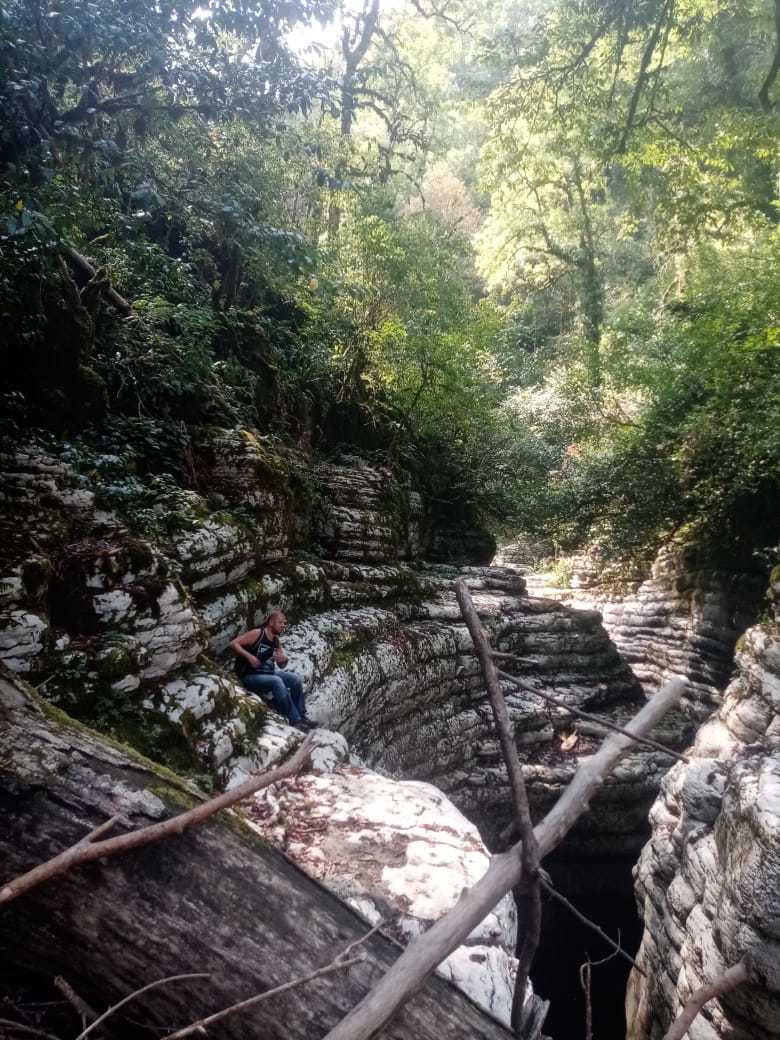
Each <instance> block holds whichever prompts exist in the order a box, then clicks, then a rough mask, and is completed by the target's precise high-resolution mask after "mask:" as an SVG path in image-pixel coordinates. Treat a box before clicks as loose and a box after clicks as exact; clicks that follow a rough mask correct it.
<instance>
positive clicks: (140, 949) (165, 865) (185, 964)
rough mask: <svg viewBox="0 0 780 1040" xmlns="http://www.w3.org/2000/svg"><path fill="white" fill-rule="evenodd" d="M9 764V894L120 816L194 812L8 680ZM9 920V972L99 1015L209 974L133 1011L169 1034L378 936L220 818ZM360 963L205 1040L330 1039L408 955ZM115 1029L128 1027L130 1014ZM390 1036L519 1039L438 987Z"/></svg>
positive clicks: (2, 748) (162, 780) (385, 952)
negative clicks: (60, 985)
mask: <svg viewBox="0 0 780 1040" xmlns="http://www.w3.org/2000/svg"><path fill="white" fill-rule="evenodd" d="M0 763H1V765H0V864H2V867H0V870H1V871H2V877H0V883H1V882H2V881H7V880H8V879H10V878H11V877H13V876H15V875H17V874H20V873H22V872H23V871H26V870H29V869H30V868H31V867H32V866H34V865H35V864H37V863H40V862H43V861H44V860H46V859H48V858H50V857H51V856H53V855H56V854H57V853H58V852H61V851H62V850H63V849H64V848H66V847H68V846H70V845H73V844H74V843H75V842H76V841H78V840H79V839H80V838H82V837H83V836H84V835H85V834H87V833H88V832H89V831H90V830H92V829H93V828H94V827H96V826H97V825H99V824H100V823H102V822H104V821H105V820H107V819H108V818H110V817H111V816H114V815H116V814H119V815H120V816H121V817H122V818H123V820H126V821H127V826H128V827H130V826H132V827H140V826H144V825H145V824H148V823H151V822H155V821H157V820H159V819H161V818H166V817H167V816H170V815H173V814H175V813H177V812H181V811H182V809H183V808H189V807H190V806H192V805H194V804H196V803H197V801H198V797H197V795H196V794H195V793H192V792H191V790H190V789H188V787H187V785H186V784H185V783H184V782H183V781H181V780H179V779H178V778H176V777H175V776H174V775H173V774H170V773H167V772H165V771H164V770H162V769H159V768H156V767H155V766H153V765H152V763H150V762H148V761H147V760H146V759H143V758H142V757H141V756H138V755H136V754H134V753H133V752H132V751H130V750H129V749H126V748H123V747H120V746H118V745H114V744H111V743H110V742H109V741H107V740H106V739H105V738H103V737H101V736H99V735H97V734H95V733H93V732H91V731H90V730H87V729H85V728H84V727H82V726H80V725H78V724H77V723H74V722H72V721H71V720H70V719H68V718H67V717H66V716H64V715H61V714H60V713H58V712H54V711H53V710H52V709H49V708H44V709H43V712H41V710H40V709H39V708H38V707H37V703H36V700H35V698H34V696H33V695H32V693H31V691H30V690H29V688H28V687H25V685H24V684H23V683H21V682H19V681H18V680H17V679H15V678H14V677H12V676H10V673H8V672H6V671H3V672H2V673H0ZM120 827H121V824H120ZM112 833H113V832H112ZM0 916H2V928H0V959H2V960H3V963H4V964H11V965H13V966H14V970H15V971H16V972H17V974H22V975H23V976H25V978H26V979H27V980H28V981H30V982H33V983H34V982H35V981H36V980H39V981H40V982H41V983H47V984H48V983H50V982H51V979H52V977H53V976H55V975H64V976H65V977H66V978H67V980H68V982H69V983H70V984H71V985H72V986H73V988H74V989H75V990H76V991H77V992H78V993H79V994H80V995H81V996H82V997H83V999H84V1000H86V1001H87V1002H88V1003H89V1004H90V1005H92V1006H93V1007H94V1008H95V1009H96V1010H97V1011H98V1012H101V1011H102V1010H103V1009H104V1008H105V1006H106V1005H107V1004H108V1003H113V1002H114V1001H116V1000H117V999H119V998H121V997H123V996H126V995H127V994H129V993H130V992H132V991H133V990H135V989H137V988H140V987H141V986H143V985H145V984H147V983H149V982H152V981H154V980H156V979H159V978H161V977H163V976H166V975H174V974H183V973H188V972H208V973H209V974H210V978H209V979H201V980H195V981H191V982H185V983H179V984H176V985H171V986H165V987H163V988H161V989H158V990H153V991H151V992H149V993H148V994H145V995H144V996H143V997H142V998H141V999H139V1000H138V1001H134V1002H133V1003H132V1004H131V1005H129V1007H128V1016H129V1017H130V1018H132V1019H133V1020H134V1021H135V1022H144V1023H148V1024H149V1025H151V1026H156V1027H164V1028H168V1029H172V1028H178V1027H181V1026H184V1025H187V1024H188V1023H189V1022H192V1021H193V1019H195V1018H198V1017H202V1016H205V1015H208V1014H211V1013H213V1012H215V1011H218V1010H219V1009H221V1008H223V1007H226V1006H227V1005H229V1004H232V1003H234V1002H236V1001H239V1000H242V999H244V998H246V997H250V996H252V995H253V994H255V993H258V992H260V991H262V990H265V989H270V988H271V987H274V986H278V985H281V984H283V983H285V982H289V981H290V980H292V979H294V978H297V977H300V976H302V975H305V974H307V973H309V972H312V971H315V970H316V969H318V968H321V967H323V966H324V965H326V964H328V963H329V962H330V961H332V959H333V957H334V954H335V953H336V952H338V951H339V950H341V949H343V948H344V947H345V946H346V945H347V944H348V943H350V942H351V941H353V940H354V939H357V938H358V937H360V936H361V935H364V934H365V932H366V931H367V930H368V926H367V925H366V922H365V921H363V920H362V919H361V918H360V917H359V916H358V915H357V914H356V913H355V912H354V911H352V910H351V909H350V908H349V907H348V906H346V905H345V904H344V903H342V902H341V901H340V900H339V899H338V898H337V897H336V896H335V895H333V894H332V893H330V892H329V891H328V890H327V889H325V888H324V887H322V886H321V885H320V884H318V883H317V882H316V881H314V880H313V879H311V878H309V877H308V876H307V875H306V874H304V873H303V871H301V870H300V869H299V868H297V867H296V866H294V865H293V864H292V863H290V862H289V861H288V860H287V859H286V858H285V857H284V855H283V854H282V853H281V852H279V851H277V850H276V849H274V848H271V847H270V846H268V845H266V844H265V842H264V841H263V840H261V839H260V838H259V837H258V836H257V835H256V834H255V833H254V832H252V831H251V830H250V829H249V828H248V827H247V826H245V825H244V824H243V823H241V822H240V820H239V819H238V818H237V817H236V816H233V815H230V814H228V813H224V812H223V813H221V814H219V815H217V816H214V817H212V818H211V819H209V820H208V821H206V822H205V823H203V824H202V825H201V826H200V827H199V828H197V829H195V830H192V831H186V832H184V833H183V834H181V835H179V836H177V837H172V838H167V839H165V840H163V841H161V842H159V843H157V844H155V845H149V846H147V847H145V848H140V849H136V850H135V851H132V852H128V853H126V854H123V855H120V856H116V857H114V858H112V859H109V860H106V861H105V862H104V863H100V862H95V863H90V864H87V865H85V866H82V867H79V868H77V869H75V870H73V871H72V872H70V873H68V874H65V875H63V876H61V877H59V878H56V879H54V880H51V881H49V882H47V883H45V884H43V885H41V886H39V887H38V888H36V889H34V890H33V891H30V892H28V893H26V894H25V895H22V896H20V897H19V898H18V899H16V900H14V901H13V902H12V903H9V904H8V905H7V906H6V907H4V908H3V909H2V912H1V914H0ZM365 950H366V952H367V959H366V961H365V962H363V963H361V964H358V965H355V966H353V967H351V968H350V969H349V971H348V972H346V971H345V972H343V973H342V972H339V973H337V974H334V975H331V976H327V977H324V978H321V979H318V980H315V981H313V982H311V983H309V984H308V985H307V986H306V987H305V988H303V989H292V990H290V991H288V992H287V993H283V994H280V995H278V996H277V997H274V998H273V999H270V1000H268V1001H264V1002H263V1003H262V1004H259V1005H257V1006H256V1007H255V1008H253V1009H252V1010H250V1011H247V1012H245V1013H243V1014H241V1015H237V1016H235V1017H233V1018H230V1019H226V1020H225V1021H223V1022H221V1023H219V1025H216V1026H215V1027H214V1028H213V1029H211V1030H210V1031H209V1036H213V1037H214V1038H216V1040H221V1038H227V1037H236V1038H250V1037H252V1038H257V1037H263V1040H316V1038H319V1037H322V1036H323V1035H324V1034H325V1033H326V1032H327V1031H328V1030H329V1029H331V1028H332V1027H333V1026H334V1025H335V1024H336V1023H337V1022H338V1021H339V1020H340V1019H341V1018H343V1017H344V1015H345V1014H346V1013H347V1012H348V1011H349V1010H350V1009H351V1008H352V1007H353V1006H354V1005H355V1004H356V1003H357V1002H358V1001H359V1000H360V999H361V998H362V997H363V996H364V995H365V994H366V992H367V990H368V989H369V987H370V985H371V984H372V982H373V981H375V980H376V978H377V975H378V974H382V973H383V972H385V971H386V970H387V969H388V967H389V966H390V965H391V964H392V963H393V962H394V961H395V959H396V958H397V956H398V953H399V949H398V947H397V945H396V944H395V943H393V941H392V940H390V939H389V938H386V937H385V936H383V935H381V934H374V935H372V936H371V937H370V938H369V939H368V940H367V941H366V943H365ZM112 1021H115V1022H116V1027H117V1028H118V1027H119V1026H120V1025H121V1023H122V1015H121V1013H120V1014H118V1015H117V1016H116V1019H115V1020H112ZM137 1033H138V1031H137V1029H136V1031H135V1033H134V1034H133V1035H137ZM381 1035H382V1036H383V1037H384V1038H385V1040H391V1038H392V1040H411V1038H412V1037H414V1038H419V1040H433V1038H434V1037H435V1038H438V1037H441V1036H442V1035H446V1036H447V1037H448V1040H467V1038H468V1040H507V1038H508V1037H509V1035H510V1034H509V1033H508V1032H507V1030H506V1029H504V1028H503V1027H502V1026H501V1025H500V1024H499V1023H498V1022H497V1021H495V1020H494V1019H492V1018H491V1017H490V1016H489V1015H486V1014H484V1013H482V1012H480V1011H479V1010H478V1009H477V1008H476V1007H475V1006H474V1005H473V1004H471V1002H470V1001H469V1000H468V999H467V998H466V997H465V996H464V995H463V994H462V993H461V992H460V990H458V989H456V988H455V987H453V986H452V985H450V984H449V983H447V982H446V981H445V980H443V979H441V978H439V977H433V978H432V979H430V980H429V982H428V983H427V984H426V985H425V987H424V988H423V989H422V990H421V991H420V992H419V994H418V995H417V996H416V997H415V998H414V999H413V1000H412V1001H411V1002H410V1003H409V1004H408V1006H407V1008H406V1009H405V1010H404V1012H403V1013H402V1015H400V1016H399V1017H398V1018H397V1019H396V1020H395V1021H394V1022H393V1023H392V1025H390V1026H388V1028H387V1029H386V1030H385V1031H384V1032H383V1033H382V1034H381Z"/></svg>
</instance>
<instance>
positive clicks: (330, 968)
mask: <svg viewBox="0 0 780 1040" xmlns="http://www.w3.org/2000/svg"><path fill="white" fill-rule="evenodd" d="M385 923H386V922H385V921H384V919H383V920H381V921H379V922H378V923H377V924H375V925H374V927H373V928H372V929H371V931H369V932H366V934H365V935H361V936H360V937H359V938H357V939H355V940H354V941H353V942H351V943H350V944H349V946H347V947H346V948H345V949H343V950H342V951H341V953H339V954H338V955H337V956H336V957H334V958H333V960H332V961H330V962H329V963H328V964H326V965H325V966H324V967H322V968H317V970H316V971H312V972H309V974H308V975H304V976H302V977H301V978H299V979H293V980H292V981H290V982H285V983H283V984H282V985H281V986H274V988H273V989H267V990H264V991H263V992H262V993H257V994H255V996H253V997H248V998H247V999H246V1000H240V1001H239V1002H238V1003H237V1004H231V1005H230V1007H226V1008H223V1009H222V1010H221V1011H215V1012H214V1014H213V1015H208V1017H206V1018H199V1019H198V1021H197V1022H192V1023H191V1024H190V1025H188V1026H184V1027H183V1028H182V1029H177V1030H176V1032H175V1033H168V1034H167V1035H166V1036H164V1037H163V1040H184V1037H186V1036H192V1034H193V1033H205V1032H206V1031H207V1030H208V1027H209V1026H213V1025H214V1024H215V1023H216V1022H221V1021H222V1019H223V1018H227V1017H228V1016H229V1015H235V1014H237V1013H238V1012H239V1011H247V1010H248V1009H249V1008H251V1007H254V1006H255V1004H259V1003H260V1002H261V1001H263V1000H268V999H269V998H270V997H275V996H277V994H279V993H285V992H286V991H287V990H290V989H295V987H296V986H303V985H305V984H306V983H307V982H312V981H313V980H314V979H319V978H321V977H322V976H323V975H330V974H332V972H334V971H340V970H341V969H342V968H349V967H350V966H351V965H353V964H362V963H363V961H364V960H365V957H364V956H363V955H361V956H359V957H350V956H349V955H350V953H352V951H353V950H354V949H355V947H357V946H361V945H362V944H363V943H364V942H366V940H367V939H370V938H371V936H372V935H374V933H375V932H378V931H379V929H380V928H382V927H383V925H384V924H385Z"/></svg>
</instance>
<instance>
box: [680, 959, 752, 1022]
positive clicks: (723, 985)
mask: <svg viewBox="0 0 780 1040" xmlns="http://www.w3.org/2000/svg"><path fill="white" fill-rule="evenodd" d="M749 978H750V971H749V969H748V966H747V963H746V961H745V959H744V958H743V959H742V960H741V961H738V962H737V963H736V964H734V965H732V966H731V967H730V968H729V969H728V971H724V972H723V974H722V975H719V976H718V977H717V978H716V979H715V980H714V981H712V982H710V983H708V984H707V985H706V986H700V987H699V989H697V990H696V991H695V992H694V993H692V994H691V996H690V997H688V1001H687V1003H686V1005H685V1007H684V1008H683V1009H682V1011H681V1012H680V1014H679V1015H678V1016H677V1018H676V1019H675V1020H674V1022H673V1023H672V1025H671V1027H670V1028H669V1030H668V1031H667V1033H666V1036H664V1040H683V1037H684V1036H685V1034H686V1033H687V1032H688V1030H689V1029H690V1027H691V1025H692V1024H693V1020H694V1019H695V1018H696V1016H697V1015H698V1014H699V1012H700V1011H701V1009H702V1008H703V1007H704V1005H705V1004H706V1003H707V1001H709V1000H712V999H713V998H714V997H720V996H722V995H723V994H724V993H729V992H730V991H731V990H732V989H736V988H737V986H741V985H742V983H743V982H747V981H748V979H749Z"/></svg>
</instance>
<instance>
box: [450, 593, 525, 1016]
mask: <svg viewBox="0 0 780 1040" xmlns="http://www.w3.org/2000/svg"><path fill="white" fill-rule="evenodd" d="M455 595H456V596H457V599H458V605H459V606H460V612H461V614H462V615H463V620H464V621H465V622H466V627H467V628H468V630H469V634H470V635H471V639H472V642H473V643H474V649H475V650H476V651H477V657H478V658H479V663H480V666H481V668H482V674H483V676H484V678H485V685H486V686H487V691H488V697H489V698H490V706H491V708H492V709H493V719H494V720H495V723H496V730H497V731H498V740H499V743H500V745H501V752H502V754H503V756H504V763H505V764H506V771H507V776H508V777H509V789H510V792H511V795H512V817H513V819H514V821H515V827H516V829H517V832H518V835H519V837H520V839H521V841H522V843H523V846H522V866H523V877H522V880H521V882H520V884H519V885H518V891H517V893H516V898H517V902H518V909H519V911H520V918H521V920H520V922H519V923H520V929H521V930H522V933H523V934H522V935H518V949H517V961H518V963H517V974H516V976H515V990H514V994H513V997H512V1028H513V1029H514V1030H515V1032H516V1033H520V1031H521V1029H522V1026H523V1008H524V1001H525V990H526V984H527V982H528V974H529V972H530V970H531V964H532V963H533V959H534V956H535V955H536V950H537V947H538V946H539V937H540V935H541V928H542V900H541V894H540V891H539V847H538V845H537V842H536V836H535V835H534V825H533V821H532V820H531V810H530V806H529V804H528V792H527V791H526V789H525V779H524V778H523V767H522V765H521V764H520V757H519V755H518V753H517V744H516V743H515V734H514V727H513V726H512V722H511V720H510V718H509V712H508V711H507V709H506V701H505V700H504V694H503V693H502V691H501V683H500V681H499V678H498V670H497V668H496V665H495V661H494V660H493V656H492V647H491V645H490V640H489V639H488V637H487V633H486V632H485V630H484V628H483V627H482V623H481V622H480V620H479V616H478V614H477V612H476V610H475V609H474V603H473V601H472V599H471V595H470V594H469V590H468V588H467V587H466V583H465V581H463V579H462V578H459V579H458V581H456V582H455Z"/></svg>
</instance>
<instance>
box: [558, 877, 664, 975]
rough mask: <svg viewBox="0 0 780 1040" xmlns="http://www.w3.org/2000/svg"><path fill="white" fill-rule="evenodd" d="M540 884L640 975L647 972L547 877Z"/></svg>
mask: <svg viewBox="0 0 780 1040" xmlns="http://www.w3.org/2000/svg"><path fill="white" fill-rule="evenodd" d="M540 884H541V886H542V888H543V889H544V890H545V892H547V893H548V895H551V896H552V897H553V899H557V900H558V902H559V903H562V904H563V906H565V907H566V909H567V910H568V911H569V912H570V913H571V914H573V915H574V916H575V917H576V918H577V920H578V921H581V922H582V923H583V924H584V925H585V926H586V927H588V928H590V930H591V931H592V932H595V933H596V935H598V936H599V937H600V938H601V939H603V940H604V942H605V943H606V944H607V945H608V946H611V947H612V949H613V950H614V951H615V953H617V954H619V955H620V956H621V957H624V958H625V959H626V960H627V961H628V963H629V964H631V965H632V966H633V967H634V968H636V970H637V971H638V972H639V974H640V975H644V974H645V972H644V971H642V969H641V968H640V967H639V965H638V964H637V962H636V961H635V960H634V958H633V957H632V956H631V954H630V953H627V952H626V950H624V949H623V947H622V946H621V945H620V943H619V942H615V940H614V939H611V938H610V937H609V936H608V935H607V933H606V932H604V931H602V929H601V928H599V926H598V925H597V924H596V922H595V921H591V919H590V918H589V917H586V916H585V914H583V913H582V911H581V910H578V909H577V907H576V906H575V905H574V904H573V903H570V902H569V900H568V899H567V898H566V896H564V895H561V893H560V892H559V891H558V889H557V888H555V887H554V886H553V885H552V884H551V883H550V882H549V881H547V880H546V879H545V878H543V877H542V878H540ZM619 938H620V936H619V935H618V939H619ZM588 963H590V962H588Z"/></svg>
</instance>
